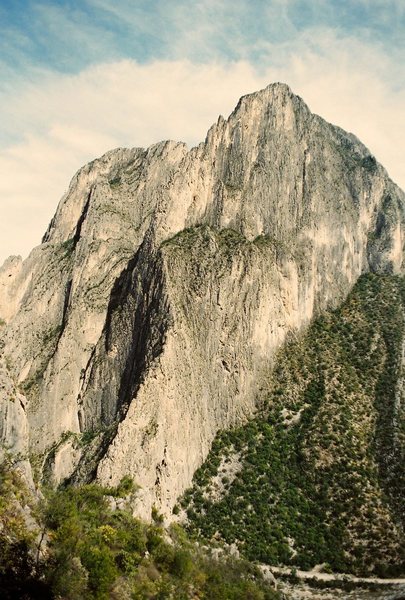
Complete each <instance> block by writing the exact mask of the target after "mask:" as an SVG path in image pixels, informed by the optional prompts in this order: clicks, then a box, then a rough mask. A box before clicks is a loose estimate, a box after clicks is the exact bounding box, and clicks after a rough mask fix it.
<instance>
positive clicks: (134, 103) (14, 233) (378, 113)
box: [0, 0, 405, 264]
mask: <svg viewBox="0 0 405 600" xmlns="http://www.w3.org/2000/svg"><path fill="white" fill-rule="evenodd" d="M404 65H405V0H267V1H265V0H195V1H193V0H115V1H113V0H80V1H75V0H61V1H53V2H51V1H49V0H0V115H1V118H0V175H1V176H0V207H1V212H0V215H1V219H0V264H1V263H2V262H3V260H4V259H5V258H6V257H7V256H9V255H10V254H21V255H22V256H23V257H25V256H27V254H28V252H29V251H30V249H31V248H32V247H33V246H35V245H37V244H38V243H39V242H40V240H41V237H42V235H43V233H44V231H45V229H46V227H47V224H48V222H49V221H50V219H51V217H52V215H53V214H54V212H55V210H56V207H57V204H58V201H59V200H60V198H61V196H62V195H63V193H64V192H65V191H66V190H67V188H68V185H69V181H70V179H71V178H72V177H73V175H74V173H75V172H76V171H77V169H79V168H80V167H81V166H82V165H83V164H85V163H86V162H88V161H90V160H92V159H94V158H95V157H97V156H100V155H102V154H104V153H105V152H106V151H108V150H110V149H112V148H116V147H119V146H121V147H122V146H124V147H135V146H143V147H146V146H149V145H150V144H153V143H155V142H158V141H160V140H162V139H175V140H181V141H184V142H186V143H187V144H189V145H190V146H193V145H195V144H197V143H198V142H200V141H202V140H203V139H204V138H205V134H206V132H207V130H208V128H209V127H210V126H211V124H212V123H214V122H215V121H216V119H217V118H218V115H219V114H222V115H223V116H225V117H227V116H228V115H229V113H230V112H231V111H232V109H233V108H234V106H235V105H236V103H237V101H238V99H239V97H240V96H242V95H244V94H246V93H249V92H253V91H256V90H258V89H261V88H263V87H265V86H266V85H268V84H269V83H272V82H274V81H283V82H285V83H288V84H289V85H290V87H291V88H292V90H293V91H294V92H295V93H297V94H299V95H300V96H301V97H303V98H304V100H305V101H306V103H307V104H308V105H309V107H310V109H311V110H312V111H313V112H316V113H317V114H320V115H321V116H323V117H324V118H326V119H327V120H328V121H331V122H333V123H335V124H337V125H340V126H341V127H343V128H344V129H347V130H349V131H351V132H353V133H355V134H356V135H357V136H358V137H359V138H360V139H361V140H362V141H363V142H364V143H365V144H366V146H368V147H369V149H370V151H371V152H372V153H373V154H374V155H375V156H376V158H377V160H379V161H380V162H381V163H382V164H383V165H384V166H385V167H386V169H387V170H388V172H389V174H390V176H391V177H392V178H393V179H394V181H395V182H396V183H398V184H399V185H400V186H401V187H402V188H405V160H404V156H405V66H404Z"/></svg>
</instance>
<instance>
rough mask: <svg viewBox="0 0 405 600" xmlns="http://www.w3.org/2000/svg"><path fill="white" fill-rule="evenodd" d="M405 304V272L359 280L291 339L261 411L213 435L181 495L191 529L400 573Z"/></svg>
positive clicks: (304, 560)
mask: <svg viewBox="0 0 405 600" xmlns="http://www.w3.org/2000/svg"><path fill="white" fill-rule="evenodd" d="M404 306H405V282H404V280H403V279H402V278H399V277H394V276H388V275H387V276H375V275H367V276H363V277H362V278H360V280H359V282H358V283H357V285H356V286H355V288H354V290H353V291H352V293H351V294H350V296H349V298H348V299H347V301H346V302H345V303H344V304H343V305H342V306H341V307H340V308H339V309H337V310H335V311H331V312H329V313H327V314H325V315H324V316H322V317H320V318H319V319H317V320H316V321H315V322H314V323H313V325H312V326H311V327H310V329H309V330H308V332H307V333H306V334H305V335H304V336H303V337H302V338H301V339H298V340H297V339H296V340H293V341H290V342H289V343H288V344H287V347H286V348H284V349H283V351H282V352H281V353H280V356H279V357H278V360H277V366H276V368H275V370H274V371H273V372H272V374H271V375H269V377H268V381H267V382H266V384H265V385H264V386H263V387H264V388H265V393H264V394H263V396H262V397H261V398H260V400H259V401H260V405H261V409H260V414H259V416H258V417H257V418H256V419H255V420H254V421H252V422H250V423H248V424H247V425H245V426H243V427H240V428H238V429H235V430H233V431H227V432H222V433H221V434H220V435H218V436H217V438H216V440H215V442H214V444H213V447H212V451H211V453H210V455H209V457H208V459H207V461H206V462H205V464H204V465H203V466H202V467H201V468H200V469H199V470H198V471H197V473H196V475H195V478H194V485H193V488H192V489H190V490H188V491H187V492H186V494H185V495H184V497H183V499H182V506H183V508H184V509H186V511H187V515H188V518H189V523H190V529H191V531H193V532H194V533H196V534H198V535H202V536H203V537H204V538H206V539H211V538H212V537H213V536H215V537H216V538H218V537H220V538H221V539H222V540H224V541H225V542H227V543H233V542H236V543H237V545H238V547H239V549H240V551H241V552H242V553H243V554H244V556H246V557H247V558H248V559H251V560H259V561H263V562H266V563H269V564H290V565H297V566H300V567H303V568H311V567H313V566H314V565H315V564H319V563H327V565H328V566H329V567H330V568H331V569H333V570H336V571H352V572H355V573H358V574H369V573H378V574H380V575H388V574H392V575H393V574H397V573H400V572H402V571H403V568H404V565H403V562H402V561H403V556H404V553H403V552H404V549H403V545H402V547H401V540H403V535H402V531H403V530H402V527H403V517H404V514H403V498H404V497H405V493H404V492H405V489H404V476H403V465H404V464H405V462H404V456H403V452H404V434H405V429H404V407H403V401H402V398H401V385H402V374H401V361H402V340H403V337H404ZM235 460H236V463H239V467H238V468H237V469H236V470H234V471H232V469H231V470H229V465H232V464H233V463H234V462H235ZM218 481H219V482H220V484H221V486H222V493H221V494H219V495H218ZM176 510H178V509H176ZM401 557H402V559H401Z"/></svg>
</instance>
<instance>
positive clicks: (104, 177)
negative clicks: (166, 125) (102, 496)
mask: <svg viewBox="0 0 405 600" xmlns="http://www.w3.org/2000/svg"><path fill="white" fill-rule="evenodd" d="M404 220H405V196H404V194H403V192H402V191H401V190H399V189H398V188H397V187H396V186H395V184H394V183H392V181H391V180H390V179H389V178H388V176H387V174H386V172H385V170H384V169H383V167H381V165H379V164H378V163H377V162H376V161H375V159H374V158H373V157H372V156H371V155H370V153H369V151H368V150H367V149H366V148H365V147H364V146H363V145H362V144H361V143H360V142H359V141H358V140H357V139H356V138H355V137H354V136H353V135H351V134H348V133H345V132H344V131H342V130H341V129H339V128H337V127H334V126H332V125H330V124H328V123H326V122H325V121H323V120H322V119H321V118H320V117H318V116H316V115H313V114H311V112H310V111H309V109H308V107H307V106H306V105H305V104H304V102H303V101H302V100H301V99H300V98H298V97H297V96H294V95H293V94H292V93H291V91H290V90H289V88H288V87H287V86H285V85H283V84H274V85H270V86H269V87H267V88H266V89H265V90H262V91H260V92H257V93H255V94H252V95H249V96H246V97H244V98H242V99H241V100H240V102H239V104H238V106H237V107H236V109H235V111H234V112H233V113H232V115H231V116H230V117H229V119H228V120H227V121H225V120H224V119H223V118H222V117H220V118H219V120H218V122H217V124H216V125H214V126H213V127H212V128H211V129H210V131H209V132H208V135H207V138H206V140H205V142H204V143H201V144H200V145H199V146H197V147H196V148H193V149H191V150H188V149H187V147H186V146H185V145H184V144H182V143H175V142H162V143H160V144H156V145H154V146H152V147H150V148H149V149H147V150H144V149H140V148H136V149H131V150H124V149H118V150H113V151H111V152H109V153H107V154H106V155H104V156H103V157H102V158H100V159H98V160H95V161H93V162H92V163H90V164H89V165H87V166H86V167H84V168H83V169H81V170H80V171H79V172H78V173H77V175H76V176H75V177H74V179H73V181H72V183H71V185H70V188H69V191H68V192H67V194H66V196H65V197H64V198H62V200H61V202H60V204H59V207H58V209H57V212H56V214H55V217H54V219H53V220H52V222H51V224H50V226H49V228H48V231H47V232H46V234H45V236H44V239H43V243H42V244H41V245H40V246H39V247H37V248H35V249H34V250H33V251H32V253H31V255H30V256H29V258H28V259H27V260H26V261H24V262H23V263H22V262H21V260H20V259H18V258H11V259H8V261H6V262H5V264H4V265H3V267H1V269H0V318H1V319H3V320H4V321H5V322H6V325H4V326H2V327H1V328H0V336H1V340H2V341H1V343H2V353H3V357H4V359H5V360H6V361H7V373H8V374H7V377H8V378H9V380H10V381H12V382H13V385H14V386H18V388H19V390H20V391H19V393H20V394H24V396H22V395H21V402H22V403H23V404H24V419H25V421H24V423H25V425H23V426H22V425H20V424H21V423H22V418H20V415H19V413H18V411H16V410H14V411H12V410H11V411H10V410H6V411H5V409H2V411H3V413H4V414H5V415H6V421H7V422H15V423H18V426H16V429H15V430H16V431H20V434H19V435H20V437H21V438H25V437H27V435H28V440H29V441H28V444H29V452H30V454H31V455H32V456H34V457H36V461H37V463H39V464H41V465H42V473H43V474H44V476H46V477H48V478H49V477H51V478H53V479H54V480H55V481H60V480H61V479H64V478H67V477H71V478H73V479H74V480H84V479H89V478H91V477H94V476H97V477H98V479H99V480H101V481H102V482H104V483H111V484H115V483H117V482H118V481H119V480H120V478H121V477H122V476H123V475H125V474H128V473H129V474H131V475H132V476H133V477H134V479H135V481H137V483H139V484H140V485H141V486H142V492H141V494H140V501H139V506H138V507H137V510H138V512H139V513H140V514H143V516H149V514H150V509H151V506H152V505H153V504H156V505H157V506H158V507H159V508H160V510H162V511H163V512H164V513H166V514H169V513H170V511H171V508H172V506H173V504H174V503H175V501H176V498H177V496H178V495H179V494H180V493H181V492H182V491H183V490H184V489H185V488H186V487H187V486H188V485H189V484H190V482H191V478H192V475H193V472H194V471H195V469H196V468H197V467H198V466H199V465H200V464H201V462H202V460H203V459H204V458H205V457H206V455H207V453H208V450H209V448H210V444H211V442H212V439H213V437H214V435H215V433H216V432H217V431H218V430H219V429H221V428H224V427H228V426H231V425H232V424H235V423H239V422H242V421H244V420H246V419H247V418H248V417H249V416H251V415H252V414H253V413H254V411H255V407H256V405H257V401H258V398H259V397H260V387H261V380H262V374H263V372H264V371H265V370H266V369H268V368H269V366H271V361H272V357H273V356H274V353H275V351H276V350H277V349H278V348H279V347H280V345H281V344H282V343H283V341H284V340H285V338H286V335H287V334H288V333H289V332H297V331H299V330H300V329H302V328H303V327H305V326H306V325H307V324H308V323H309V321H310V319H311V318H312V316H313V315H314V314H315V313H318V312H319V311H321V310H323V309H325V308H326V307H328V306H336V305H337V304H338V303H339V302H341V301H342V299H343V298H344V297H345V296H346V294H347V293H348V291H349V290H350V289H351V287H352V286H353V284H354V282H355V281H356V280H357V278H358V277H359V275H360V274H361V273H362V272H365V271H368V270H372V271H375V272H394V273H399V272H402V268H403V243H404V239H403V238H404V235H405V234H404ZM0 375H1V374H0ZM5 401H6V400H5V399H3V404H4V402H5ZM10 427H11V425H10V424H9V425H6V426H5V428H3V432H2V436H3V438H2V439H3V441H4V440H7V439H8V438H7V435H9V434H7V431H9V428H10ZM7 428H8V429H7ZM5 432H6V433H5ZM26 432H28V433H26ZM17 437H18V436H17ZM15 443H16V444H17V446H18V444H19V443H20V442H15ZM21 443H22V442H21ZM18 447H20V446H18Z"/></svg>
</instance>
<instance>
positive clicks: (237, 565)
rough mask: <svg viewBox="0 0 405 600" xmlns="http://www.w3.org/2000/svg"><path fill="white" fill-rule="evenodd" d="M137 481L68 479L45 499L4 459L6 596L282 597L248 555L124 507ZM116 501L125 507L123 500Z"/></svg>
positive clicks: (0, 549) (0, 540)
mask: <svg viewBox="0 0 405 600" xmlns="http://www.w3.org/2000/svg"><path fill="white" fill-rule="evenodd" d="M131 488H132V484H131V481H130V480H129V479H124V480H123V481H122V483H121V484H120V486H118V488H114V489H110V488H109V489H106V488H102V487H100V486H97V485H84V486H81V487H69V488H67V489H60V490H57V491H54V492H50V493H48V494H47V498H46V499H45V500H44V501H43V502H42V503H41V504H40V505H39V506H38V505H37V504H36V503H35V502H34V501H33V498H32V497H31V494H30V493H29V491H28V490H27V489H26V487H25V486H24V484H23V483H22V480H21V478H20V477H19V476H18V474H17V473H16V472H15V471H14V470H13V469H11V468H10V466H9V465H7V463H6V462H4V463H3V464H2V465H1V467H0V502H1V503H0V589H1V597H2V599H3V600H17V599H18V600H25V599H27V600H28V599H41V600H46V599H47V598H49V599H52V598H63V599H66V600H86V599H97V600H103V599H109V598H116V599H117V600H118V599H120V600H125V599H127V598H128V599H131V598H134V599H142V598H150V599H152V598H156V599H157V598H159V599H163V598H175V599H176V600H181V599H188V598H209V599H212V598H218V599H221V598H223V599H224V600H225V599H226V600H232V599H234V600H237V599H240V600H244V599H246V598H249V599H252V600H275V599H276V598H278V595H277V593H276V592H275V591H274V590H273V589H272V588H271V587H270V586H269V585H268V584H266V583H265V582H264V581H263V579H262V577H261V575H260V573H259V571H258V570H257V569H256V568H255V567H254V566H253V565H251V564H249V563H248V562H246V561H242V560H236V559H234V558H231V557H229V556H226V555H224V554H222V555H221V556H220V557H219V558H218V557H217V558H215V556H214V555H213V554H212V553H210V552H209V551H208V550H206V549H205V550H204V549H203V548H200V547H199V546H198V545H196V544H192V543H191V542H190V541H189V540H188V539H187V537H186V535H185V533H184V532H183V530H181V529H180V528H179V527H172V528H171V529H170V530H169V532H166V531H164V530H163V529H162V527H161V525H160V523H159V522H160V517H159V515H158V514H157V513H156V511H155V513H154V516H155V523H154V524H145V523H142V522H141V521H139V520H137V519H134V518H133V517H132V516H131V514H130V513H129V512H128V511H127V510H126V509H125V506H126V503H125V499H124V498H122V497H127V496H128V494H131ZM117 505H118V506H119V507H120V508H117Z"/></svg>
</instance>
